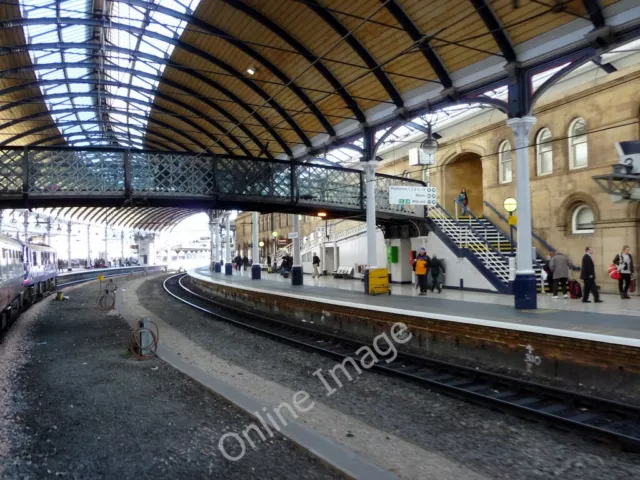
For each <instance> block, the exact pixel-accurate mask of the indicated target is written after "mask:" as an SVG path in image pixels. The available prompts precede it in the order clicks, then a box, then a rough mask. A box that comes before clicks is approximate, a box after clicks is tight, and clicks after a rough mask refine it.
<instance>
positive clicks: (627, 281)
mask: <svg viewBox="0 0 640 480" xmlns="http://www.w3.org/2000/svg"><path fill="white" fill-rule="evenodd" d="M613 264H614V265H617V266H618V271H619V272H620V279H619V280H618V289H619V290H620V297H621V298H623V299H625V300H628V299H630V298H631V297H630V296H629V286H630V285H631V276H632V275H633V274H634V272H635V270H634V268H633V257H632V256H631V249H630V248H629V246H628V245H625V246H624V247H622V252H621V253H619V254H617V255H616V257H615V258H614V259H613Z"/></svg>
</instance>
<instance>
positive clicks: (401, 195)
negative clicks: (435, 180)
mask: <svg viewBox="0 0 640 480" xmlns="http://www.w3.org/2000/svg"><path fill="white" fill-rule="evenodd" d="M437 203H438V197H437V191H436V187H406V186H390V187H389V204H390V205H428V206H435V205H436V204H437Z"/></svg>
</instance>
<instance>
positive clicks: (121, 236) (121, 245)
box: [120, 230, 124, 265]
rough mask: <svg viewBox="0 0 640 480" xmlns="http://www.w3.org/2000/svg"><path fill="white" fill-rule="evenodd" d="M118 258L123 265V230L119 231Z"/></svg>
mask: <svg viewBox="0 0 640 480" xmlns="http://www.w3.org/2000/svg"><path fill="white" fill-rule="evenodd" d="M120 258H121V260H122V265H124V230H122V231H121V232H120Z"/></svg>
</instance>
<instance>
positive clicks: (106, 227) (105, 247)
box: [104, 224, 109, 265]
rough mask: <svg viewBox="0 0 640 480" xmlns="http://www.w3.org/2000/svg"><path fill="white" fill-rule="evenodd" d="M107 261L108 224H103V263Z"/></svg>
mask: <svg viewBox="0 0 640 480" xmlns="http://www.w3.org/2000/svg"><path fill="white" fill-rule="evenodd" d="M108 262H109V225H106V224H105V226H104V263H105V265H106V264H107V263H108Z"/></svg>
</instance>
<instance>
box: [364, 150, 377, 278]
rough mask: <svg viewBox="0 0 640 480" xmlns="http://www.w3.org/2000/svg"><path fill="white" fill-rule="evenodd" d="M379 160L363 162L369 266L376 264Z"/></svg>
mask: <svg viewBox="0 0 640 480" xmlns="http://www.w3.org/2000/svg"><path fill="white" fill-rule="evenodd" d="M377 166H378V162H376V161H369V162H365V163H363V164H362V168H363V170H364V180H365V192H366V202H367V266H368V268H372V267H375V266H376V168H377Z"/></svg>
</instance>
